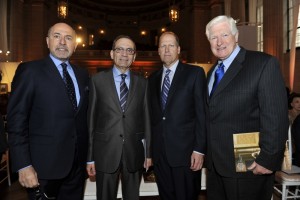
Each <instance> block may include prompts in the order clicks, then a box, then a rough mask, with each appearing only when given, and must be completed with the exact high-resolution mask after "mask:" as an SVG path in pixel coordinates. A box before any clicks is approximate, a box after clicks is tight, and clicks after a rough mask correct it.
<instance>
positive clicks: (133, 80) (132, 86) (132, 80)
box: [125, 72, 138, 110]
mask: <svg viewBox="0 0 300 200" xmlns="http://www.w3.org/2000/svg"><path fill="white" fill-rule="evenodd" d="M137 85H138V78H137V77H136V76H135V75H134V74H133V73H132V72H130V87H129V91H128V97H127V100H126V105H125V110H127V108H128V107H129V104H130V102H131V101H132V99H133V97H134V94H135V90H136V87H137Z"/></svg>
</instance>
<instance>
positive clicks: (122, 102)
mask: <svg viewBox="0 0 300 200" xmlns="http://www.w3.org/2000/svg"><path fill="white" fill-rule="evenodd" d="M126 76H127V75H126V74H121V78H122V80H121V82H120V105H121V108H122V111H123V112H124V110H125V105H126V101H127V96H128V87H127V85H126V83H125V78H126Z"/></svg>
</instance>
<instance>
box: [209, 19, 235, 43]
mask: <svg viewBox="0 0 300 200" xmlns="http://www.w3.org/2000/svg"><path fill="white" fill-rule="evenodd" d="M222 22H226V23H228V25H229V27H230V30H231V34H232V35H235V34H236V33H237V32H239V31H238V29H237V27H236V23H235V20H234V19H233V18H232V17H230V16H226V15H220V16H217V17H215V18H213V19H212V20H211V21H210V22H208V24H207V25H206V30H205V34H206V37H207V38H208V39H209V36H210V35H209V34H210V29H211V28H212V27H213V26H214V25H216V24H219V23H222Z"/></svg>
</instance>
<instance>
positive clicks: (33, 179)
mask: <svg viewBox="0 0 300 200" xmlns="http://www.w3.org/2000/svg"><path fill="white" fill-rule="evenodd" d="M19 182H20V184H21V185H22V186H23V187H26V188H35V187H37V186H39V181H38V177H37V173H36V171H35V170H34V168H33V167H32V166H30V167H26V168H24V169H21V170H19Z"/></svg>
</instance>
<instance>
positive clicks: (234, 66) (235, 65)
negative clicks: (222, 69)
mask: <svg viewBox="0 0 300 200" xmlns="http://www.w3.org/2000/svg"><path fill="white" fill-rule="evenodd" d="M245 54H246V50H245V49H243V48H241V50H240V52H239V53H238V54H237V56H236V57H235V59H234V60H233V61H232V63H231V65H230V67H229V68H228V70H227V71H226V73H225V74H224V76H223V78H222V80H221V81H220V83H219V85H218V87H217V88H216V90H215V91H214V93H213V94H212V96H211V97H210V99H212V98H213V97H214V96H216V95H218V94H219V93H220V92H222V90H224V89H225V88H226V86H227V85H228V84H229V83H230V82H231V81H232V79H234V77H235V76H236V75H237V74H238V73H239V71H240V70H241V69H242V68H243V66H242V65H241V63H242V62H243V60H244V58H245ZM212 69H214V68H212ZM211 73H212V72H211ZM211 73H210V76H211V75H212V74H211ZM210 76H209V77H210Z"/></svg>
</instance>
